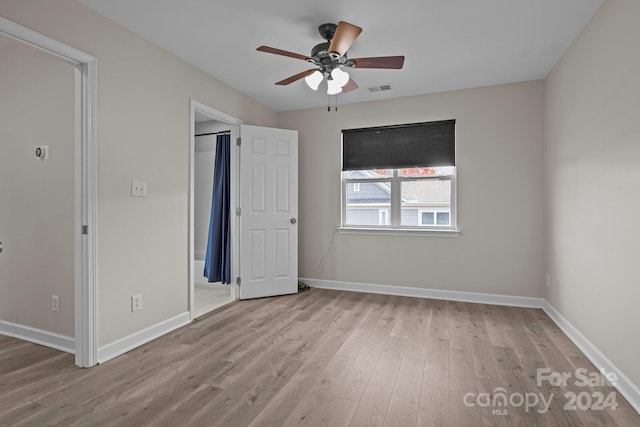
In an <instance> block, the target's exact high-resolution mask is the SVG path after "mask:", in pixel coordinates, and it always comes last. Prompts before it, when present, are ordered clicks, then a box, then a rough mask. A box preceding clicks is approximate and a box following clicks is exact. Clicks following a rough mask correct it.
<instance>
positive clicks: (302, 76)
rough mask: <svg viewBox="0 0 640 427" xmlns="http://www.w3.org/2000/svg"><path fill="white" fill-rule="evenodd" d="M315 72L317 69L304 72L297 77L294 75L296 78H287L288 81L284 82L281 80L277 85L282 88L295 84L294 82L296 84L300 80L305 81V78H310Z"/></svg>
mask: <svg viewBox="0 0 640 427" xmlns="http://www.w3.org/2000/svg"><path fill="white" fill-rule="evenodd" d="M314 71H316V69H315V68H313V69H311V70H306V71H303V72H301V73H298V74H296V75H294V76H291V77H287V78H286V79H284V80H280V81H279V82H277V83H276V84H277V85H280V86H285V85H288V84H291V83H293V82H295V81H298V80H300V79H303V78H305V77H307V76H309V75H311V74H313V72H314Z"/></svg>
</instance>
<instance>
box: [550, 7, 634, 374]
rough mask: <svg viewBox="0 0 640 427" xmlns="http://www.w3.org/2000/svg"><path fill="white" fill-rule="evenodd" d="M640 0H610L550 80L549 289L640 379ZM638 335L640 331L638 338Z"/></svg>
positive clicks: (600, 344) (553, 301)
mask: <svg viewBox="0 0 640 427" xmlns="http://www.w3.org/2000/svg"><path fill="white" fill-rule="evenodd" d="M638 22H640V2H638V1H636V0H608V1H606V2H605V3H604V5H603V6H602V8H601V9H600V10H599V11H598V12H597V13H596V15H595V16H594V17H593V19H592V20H591V22H590V23H589V24H588V25H587V27H585V29H584V31H583V32H582V34H581V35H580V36H579V37H578V38H577V39H576V41H575V42H574V43H573V45H572V46H571V47H570V48H569V50H568V51H567V52H566V53H565V55H564V57H563V58H562V60H561V61H560V62H559V63H558V65H557V66H556V67H555V68H554V70H553V71H552V73H551V74H550V75H549V77H548V78H547V80H546V82H545V92H544V93H545V151H546V158H545V160H546V176H547V186H546V191H547V194H548V200H549V207H548V222H549V227H548V235H549V239H548V242H549V244H548V247H547V253H548V263H549V273H550V275H551V282H552V287H551V288H550V289H549V290H548V291H547V299H548V300H549V301H550V302H551V304H552V305H553V306H554V307H556V309H558V311H559V312H560V313H561V314H562V315H563V316H564V317H566V318H567V319H568V320H569V321H570V322H571V323H572V324H573V325H574V326H576V327H577V328H578V329H579V330H580V332H582V333H583V334H584V336H585V337H586V338H587V339H589V340H590V341H591V342H593V343H594V344H595V345H596V346H597V347H598V348H599V349H600V350H601V351H602V352H603V353H604V354H606V356H607V357H608V358H609V359H611V361H612V362H613V363H614V364H615V365H617V366H618V367H619V368H620V369H621V370H622V371H623V372H625V374H626V375H627V376H628V377H629V378H630V379H631V380H632V381H633V382H634V383H635V384H640V363H638V356H639V355H640V340H638V339H637V337H638V325H640V311H639V310H638V301H640V286H638V253H639V252H638V241H640V226H639V225H638V218H640V198H639V197H638V194H639V191H638V183H640V120H639V118H640V102H639V99H640V56H639V55H638V41H639V40H640V26H639V25H638ZM634 337H635V338H634Z"/></svg>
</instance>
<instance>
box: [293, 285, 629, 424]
mask: <svg viewBox="0 0 640 427" xmlns="http://www.w3.org/2000/svg"><path fill="white" fill-rule="evenodd" d="M300 280H301V281H303V282H305V283H307V284H308V285H309V286H312V287H315V288H320V289H335V290H342V291H353V292H367V293H371V294H384V295H400V296H408V297H416V298H432V299H442V300H448V301H461V302H472V303H480V304H495V305H507V306H512V307H524V308H541V309H543V310H544V312H545V313H547V315H548V316H549V317H550V318H551V320H553V321H554V322H555V324H556V325H558V327H559V328H560V329H561V330H562V332H564V333H565V334H566V335H567V337H569V339H570V340H571V341H573V343H574V344H575V345H576V346H577V347H578V348H579V349H580V351H582V352H583V353H584V355H585V356H586V357H587V359H589V360H590V361H591V363H593V364H594V365H595V366H596V368H598V369H604V370H605V371H606V372H612V373H614V374H615V375H616V376H617V378H618V380H617V381H616V385H615V387H616V389H617V390H618V391H619V392H620V394H621V395H622V396H624V398H625V399H627V401H628V402H629V404H630V405H631V406H632V407H633V408H634V409H635V410H636V411H637V412H638V413H640V388H638V386H637V385H636V384H634V383H633V382H632V381H631V380H630V379H629V378H628V377H627V376H626V375H625V374H624V373H623V372H622V371H621V370H620V369H618V367H617V366H616V365H614V364H613V363H612V362H611V361H610V360H609V359H608V358H607V357H606V356H605V355H604V354H603V353H602V352H601V351H600V350H599V349H598V348H597V347H596V346H595V345H593V343H591V341H589V340H588V339H587V338H586V337H585V336H584V335H582V333H581V332H580V331H579V330H578V329H576V327H575V326H573V325H572V324H571V323H569V321H568V320H567V319H565V318H564V317H563V316H562V315H561V314H560V313H559V312H558V311H557V310H556V309H555V308H554V307H553V306H552V305H551V304H549V302H547V300H545V299H544V298H531V297H515V296H509V295H497V294H483V293H476V292H459V291H445V290H441V289H425V288H411V287H405V286H392V285H376V284H370V283H353V282H339V281H335V280H321V279H307V278H301V279H300Z"/></svg>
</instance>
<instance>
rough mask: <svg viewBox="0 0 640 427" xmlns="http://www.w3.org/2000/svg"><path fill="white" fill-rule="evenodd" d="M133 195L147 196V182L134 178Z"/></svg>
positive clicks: (132, 184) (132, 183)
mask: <svg viewBox="0 0 640 427" xmlns="http://www.w3.org/2000/svg"><path fill="white" fill-rule="evenodd" d="M131 197H147V183H146V182H143V181H138V180H135V179H132V180H131Z"/></svg>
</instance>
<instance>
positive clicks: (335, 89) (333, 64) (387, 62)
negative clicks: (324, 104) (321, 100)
mask: <svg viewBox="0 0 640 427" xmlns="http://www.w3.org/2000/svg"><path fill="white" fill-rule="evenodd" d="M318 32H319V33H320V36H322V38H323V39H325V40H326V42H323V43H320V44H317V45H316V46H314V47H313V49H311V56H306V55H301V54H298V53H293V52H289V51H286V50H282V49H276V48H274V47H269V46H260V47H259V48H257V49H256V50H258V51H260V52H266V53H273V54H276V55H282V56H288V57H290V58H295V59H301V60H303V61H307V62H310V63H312V64H313V65H315V67H316V68H312V69H309V70H305V71H302V72H300V73H298V74H295V75H293V76H291V77H287V78H286V79H284V80H280V81H279V82H276V84H277V85H281V86H282V85H288V84H291V83H293V82H295V81H298V80H300V79H302V78H304V79H305V81H306V83H307V85H309V87H310V88H311V89H313V90H318V86H320V83H321V82H322V81H323V79H324V78H325V77H326V79H327V93H328V94H329V95H336V94H338V93H340V92H345V93H346V92H350V91H352V90H354V89H357V88H358V84H357V83H356V82H354V81H353V79H351V78H350V77H349V74H348V73H346V72H345V71H344V70H343V68H378V69H396V70H399V69H401V68H402V66H403V65H404V56H377V57H371V58H348V57H347V51H348V50H349V48H350V47H351V45H352V44H353V42H354V41H355V40H356V38H357V37H358V36H359V35H360V33H361V32H362V28H360V27H358V26H356V25H353V24H349V23H348V22H344V21H340V22H338V25H336V24H322V25H320V27H318Z"/></svg>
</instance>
